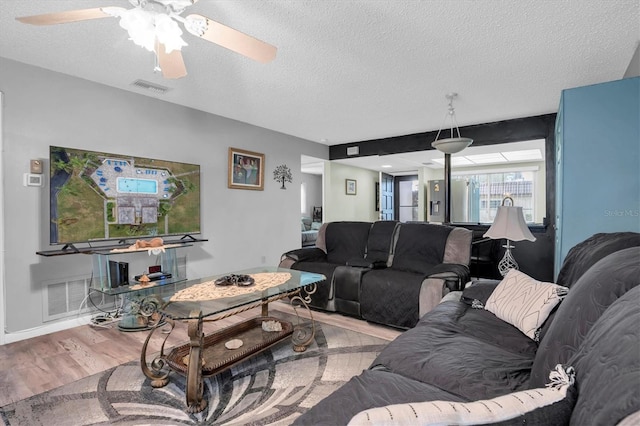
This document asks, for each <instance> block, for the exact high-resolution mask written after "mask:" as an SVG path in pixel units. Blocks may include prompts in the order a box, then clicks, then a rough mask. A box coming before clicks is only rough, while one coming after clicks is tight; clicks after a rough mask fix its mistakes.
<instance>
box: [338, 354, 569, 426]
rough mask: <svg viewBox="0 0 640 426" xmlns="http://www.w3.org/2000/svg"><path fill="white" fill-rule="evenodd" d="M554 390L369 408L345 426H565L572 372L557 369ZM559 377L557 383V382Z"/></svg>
mask: <svg viewBox="0 0 640 426" xmlns="http://www.w3.org/2000/svg"><path fill="white" fill-rule="evenodd" d="M552 374H553V375H554V379H557V380H558V383H557V385H555V386H549V385H548V386H546V387H543V388H537V389H527V390H523V391H519V392H513V393H509V394H506V395H502V396H498V397H495V398H493V399H484V400H478V401H472V402H452V401H434V400H420V401H415V402H411V403H405V404H393V405H386V406H384V407H377V408H370V409H368V410H366V411H362V412H360V413H358V414H357V415H356V416H354V417H353V418H352V419H351V421H350V422H349V426H357V425H381V424H394V425H397V424H401V425H402V424H406V425H410V424H420V425H427V424H428V425H431V424H437V425H441V424H442V425H444V424H447V425H449V424H455V425H478V424H488V423H491V424H496V423H498V422H499V424H500V425H502V426H506V425H514V426H516V425H523V424H532V425H552V424H553V425H564V424H569V419H570V418H571V412H572V410H573V407H574V404H575V399H576V392H575V386H574V377H575V373H574V370H573V368H571V367H568V368H566V369H565V367H563V366H560V365H559V366H557V367H556V371H553V372H552ZM558 377H561V379H558Z"/></svg>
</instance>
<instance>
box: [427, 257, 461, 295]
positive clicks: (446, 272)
mask: <svg viewBox="0 0 640 426" xmlns="http://www.w3.org/2000/svg"><path fill="white" fill-rule="evenodd" d="M427 278H442V279H444V280H445V281H446V282H447V283H446V284H447V287H449V290H450V291H460V290H462V289H463V288H464V285H465V284H466V283H467V282H468V281H469V279H470V275H469V268H468V267H467V266H466V265H460V264H457V263H441V264H440V265H436V266H434V267H433V269H431V271H430V272H429V275H428V276H427Z"/></svg>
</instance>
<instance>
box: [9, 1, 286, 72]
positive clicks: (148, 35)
mask: <svg viewBox="0 0 640 426" xmlns="http://www.w3.org/2000/svg"><path fill="white" fill-rule="evenodd" d="M197 1H198V0H129V3H131V4H132V5H133V6H134V7H133V9H125V8H123V7H111V6H109V7H97V8H93V9H78V10H69V11H66V12H58V13H47V14H44V15H33V16H23V17H19V18H16V19H17V20H18V21H20V22H23V23H25V24H33V25H53V24H64V23H68V22H78V21H85V20H89V19H99V18H108V17H115V18H120V26H121V27H122V28H124V29H125V30H127V31H128V33H129V38H130V40H131V41H133V42H134V43H135V44H137V45H138V46H141V47H144V48H145V49H147V50H148V51H150V52H155V54H156V71H161V72H162V75H163V77H165V78H181V77H184V76H185V75H187V70H186V67H185V64H184V60H183V58H182V53H181V49H182V47H183V46H187V43H186V42H185V41H184V40H183V39H182V30H181V29H180V26H179V25H178V22H180V23H181V24H182V25H183V27H184V28H185V29H186V30H187V31H188V32H190V33H191V34H193V35H195V36H197V37H200V38H203V39H205V40H207V41H210V42H212V43H215V44H218V45H220V46H222V47H225V48H227V49H229V50H232V51H234V52H237V53H239V54H241V55H244V56H246V57H248V58H250V59H253V60H255V61H258V62H261V63H267V62H270V61H272V60H273V59H274V58H275V56H276V50H277V49H276V47H274V46H272V45H270V44H269V43H266V42H264V41H261V40H258V39H257V38H254V37H251V36H250V35H247V34H245V33H243V32H240V31H238V30H235V29H233V28H231V27H228V26H226V25H223V24H221V23H219V22H216V21H213V20H211V19H209V18H207V17H206V16H202V15H198V14H192V15H188V16H186V17H182V16H181V14H182V12H184V10H185V9H186V8H187V7H189V6H191V5H193V4H194V3H196V2H197Z"/></svg>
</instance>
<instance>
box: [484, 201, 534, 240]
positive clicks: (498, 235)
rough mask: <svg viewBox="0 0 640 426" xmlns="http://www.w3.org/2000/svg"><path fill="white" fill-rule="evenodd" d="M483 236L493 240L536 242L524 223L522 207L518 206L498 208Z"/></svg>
mask: <svg viewBox="0 0 640 426" xmlns="http://www.w3.org/2000/svg"><path fill="white" fill-rule="evenodd" d="M484 236H485V237H489V238H491V239H494V240H499V239H503V238H504V239H507V240H511V241H522V240H528V241H535V240H536V237H534V236H533V235H532V234H531V231H529V228H528V227H527V224H526V223H525V221H524V214H523V213H522V207H518V206H500V207H498V213H497V214H496V218H495V219H494V220H493V224H492V225H491V227H490V228H489V230H488V231H487V232H486V233H485V234H484Z"/></svg>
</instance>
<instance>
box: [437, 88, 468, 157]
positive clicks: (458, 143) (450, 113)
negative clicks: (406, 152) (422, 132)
mask: <svg viewBox="0 0 640 426" xmlns="http://www.w3.org/2000/svg"><path fill="white" fill-rule="evenodd" d="M457 96H458V94H457V93H447V95H445V97H446V98H447V99H449V109H448V110H447V114H446V115H445V117H444V121H443V123H442V126H440V130H438V134H437V135H436V140H435V141H433V142H431V146H432V147H433V148H435V149H437V150H438V151H440V152H444V153H445V154H455V153H457V152H460V151H462V150H463V149H465V148H467V147H468V146H469V145H471V144H472V143H473V139H470V138H463V137H461V136H460V129H459V128H458V122H457V121H456V112H455V109H454V108H453V100H454V99H455V98H456V97H457ZM447 120H449V121H450V125H449V128H450V130H451V136H450V137H449V138H445V139H438V138H439V137H440V133H441V132H442V128H443V126H444V124H445V123H446V122H447ZM454 128H455V133H454ZM456 134H457V137H456Z"/></svg>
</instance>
